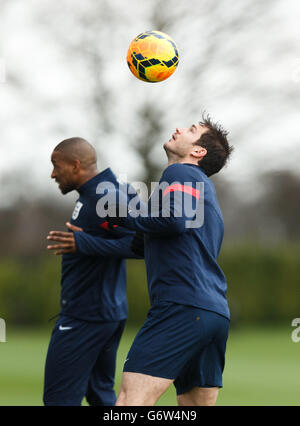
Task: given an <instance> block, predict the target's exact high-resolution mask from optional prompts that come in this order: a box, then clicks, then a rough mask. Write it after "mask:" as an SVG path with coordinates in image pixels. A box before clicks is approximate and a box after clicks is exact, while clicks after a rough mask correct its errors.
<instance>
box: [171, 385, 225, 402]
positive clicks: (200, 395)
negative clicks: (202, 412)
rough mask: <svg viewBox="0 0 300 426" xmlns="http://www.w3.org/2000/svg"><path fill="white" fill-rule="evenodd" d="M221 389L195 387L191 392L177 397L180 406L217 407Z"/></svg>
mask: <svg viewBox="0 0 300 426" xmlns="http://www.w3.org/2000/svg"><path fill="white" fill-rule="evenodd" d="M218 392H219V388H200V387H195V388H193V389H191V390H190V391H188V392H186V393H183V394H181V395H178V396H177V401H178V405H182V406H208V405H215V403H216V401H217V397H218Z"/></svg>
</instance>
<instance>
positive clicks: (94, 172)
mask: <svg viewBox="0 0 300 426" xmlns="http://www.w3.org/2000/svg"><path fill="white" fill-rule="evenodd" d="M98 173H99V171H98V169H97V168H96V167H95V168H93V169H89V170H85V171H84V172H82V175H81V176H80V179H79V180H78V185H77V188H80V187H81V186H82V185H84V184H85V183H86V182H87V181H89V180H90V179H92V178H93V177H95V176H96V175H97V174H98Z"/></svg>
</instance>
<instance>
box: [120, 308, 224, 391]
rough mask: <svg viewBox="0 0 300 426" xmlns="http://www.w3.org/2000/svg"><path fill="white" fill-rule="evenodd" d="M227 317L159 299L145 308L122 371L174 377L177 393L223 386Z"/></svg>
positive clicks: (167, 377)
mask: <svg viewBox="0 0 300 426" xmlns="http://www.w3.org/2000/svg"><path fill="white" fill-rule="evenodd" d="M228 330H229V320H228V319H227V318H225V317H223V316H222V315H219V314H217V313H215V312H211V311H207V310H204V309H200V308H196V307H193V306H185V305H179V304H175V303H171V302H162V303H159V304H157V305H154V306H153V307H152V308H151V309H150V310H149V312H148V316H147V319H146V321H145V324H144V325H143V327H142V328H141V329H140V331H139V332H138V334H137V336H136V338H135V339H134V342H133V344H132V346H131V348H130V350H129V353H128V355H127V359H126V361H125V364H124V369H123V371H124V372H135V373H142V374H147V375H150V376H155V377H162V378H166V379H173V380H174V385H175V387H176V392H177V394H178V395H180V394H182V393H185V392H188V391H189V390H191V389H192V388H193V387H196V386H200V387H222V386H223V384H222V373H223V370H224V364H225V350H226V342H227V338H228Z"/></svg>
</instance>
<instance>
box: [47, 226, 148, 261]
mask: <svg viewBox="0 0 300 426" xmlns="http://www.w3.org/2000/svg"><path fill="white" fill-rule="evenodd" d="M66 225H67V227H68V228H69V229H70V230H71V231H72V232H63V231H51V232H50V233H49V235H48V237H47V240H48V241H55V242H56V243H59V244H53V245H49V246H47V249H48V250H52V251H54V254H56V255H60V254H66V253H76V252H77V253H81V254H84V255H86V256H103V257H105V256H113V257H121V258H127V259H132V258H138V259H140V258H141V257H142V256H140V255H136V254H135V253H134V252H133V251H132V250H131V248H130V246H131V243H132V239H133V235H126V236H123V237H121V238H119V239H106V238H103V237H98V236H93V235H90V234H87V233H86V232H84V231H83V229H82V228H79V227H77V226H74V225H71V224H70V223H69V222H67V223H66Z"/></svg>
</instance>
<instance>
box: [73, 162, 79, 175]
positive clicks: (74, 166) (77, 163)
mask: <svg viewBox="0 0 300 426" xmlns="http://www.w3.org/2000/svg"><path fill="white" fill-rule="evenodd" d="M80 169H81V164H80V161H79V160H74V162H73V170H74V172H75V173H78V172H79V171H80Z"/></svg>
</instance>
